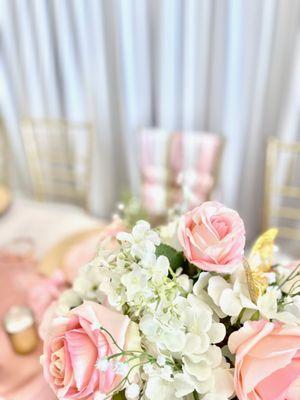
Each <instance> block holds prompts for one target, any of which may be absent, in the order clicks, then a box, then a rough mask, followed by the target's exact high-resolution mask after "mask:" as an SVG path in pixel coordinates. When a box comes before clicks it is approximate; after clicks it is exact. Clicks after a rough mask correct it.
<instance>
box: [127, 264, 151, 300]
mask: <svg viewBox="0 0 300 400" xmlns="http://www.w3.org/2000/svg"><path fill="white" fill-rule="evenodd" d="M147 280H148V277H147V275H146V273H145V272H144V271H143V270H142V269H141V268H139V267H138V266H134V268H133V270H132V271H130V272H128V273H126V274H124V275H123V276H122V277H121V283H122V284H123V285H124V286H125V288H126V294H127V299H128V301H131V300H133V299H134V297H135V296H136V294H137V293H140V292H142V291H143V290H144V289H145V287H146V286H147Z"/></svg>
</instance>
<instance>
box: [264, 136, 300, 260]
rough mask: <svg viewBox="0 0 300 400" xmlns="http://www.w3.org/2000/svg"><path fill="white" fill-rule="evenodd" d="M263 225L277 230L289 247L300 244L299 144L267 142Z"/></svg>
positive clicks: (277, 141) (299, 249) (299, 251)
mask: <svg viewBox="0 0 300 400" xmlns="http://www.w3.org/2000/svg"><path fill="white" fill-rule="evenodd" d="M263 225H264V226H263V228H264V229H266V228H269V227H271V226H276V227H278V228H279V233H278V236H279V238H282V239H285V240H286V241H287V242H288V243H287V244H288V247H289V248H291V247H293V246H294V247H295V242H297V241H300V142H299V143H291V142H290V143H287V142H283V141H280V140H278V139H276V138H270V139H269V141H268V144H267V154H266V176H265V199H264V218H263ZM291 241H292V242H294V243H291ZM296 247H297V248H298V253H299V254H298V256H300V248H299V243H297V244H296Z"/></svg>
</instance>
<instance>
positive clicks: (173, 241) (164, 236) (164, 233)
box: [159, 219, 182, 251]
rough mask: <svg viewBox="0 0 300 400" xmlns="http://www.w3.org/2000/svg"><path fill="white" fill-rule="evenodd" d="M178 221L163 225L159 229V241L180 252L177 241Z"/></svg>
mask: <svg viewBox="0 0 300 400" xmlns="http://www.w3.org/2000/svg"><path fill="white" fill-rule="evenodd" d="M177 232H178V219H175V220H173V221H171V222H169V223H168V224H167V225H163V226H161V227H160V229H159V234H160V238H161V241H162V242H163V243H165V244H167V245H168V246H171V247H173V249H175V250H177V251H182V246H181V245H180V243H179V240H178V233H177Z"/></svg>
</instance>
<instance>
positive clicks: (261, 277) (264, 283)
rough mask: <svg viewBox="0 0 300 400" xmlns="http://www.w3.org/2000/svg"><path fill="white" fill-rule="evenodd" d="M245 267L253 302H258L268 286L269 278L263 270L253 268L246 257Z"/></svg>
mask: <svg viewBox="0 0 300 400" xmlns="http://www.w3.org/2000/svg"><path fill="white" fill-rule="evenodd" d="M244 268H245V272H246V278H247V284H248V289H249V294H250V298H251V300H252V301H253V303H255V304H256V302H257V299H258V298H259V296H260V295H261V294H263V293H264V291H265V290H266V288H267V287H268V280H267V278H266V276H265V274H264V273H263V272H262V271H259V270H252V269H251V268H250V265H249V263H248V261H247V260H246V259H245V260H244Z"/></svg>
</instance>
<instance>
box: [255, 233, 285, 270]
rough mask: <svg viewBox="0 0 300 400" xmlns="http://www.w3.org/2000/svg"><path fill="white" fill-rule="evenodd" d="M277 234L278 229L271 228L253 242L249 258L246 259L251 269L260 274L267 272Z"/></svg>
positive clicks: (271, 261) (269, 267)
mask: <svg viewBox="0 0 300 400" xmlns="http://www.w3.org/2000/svg"><path fill="white" fill-rule="evenodd" d="M277 234H278V229H276V228H271V229H268V230H267V231H266V232H264V233H263V234H262V235H261V236H259V238H258V239H257V240H256V241H255V243H254V245H253V247H252V249H251V253H250V256H249V258H248V261H249V264H250V266H251V268H252V269H253V268H255V269H257V270H258V271H261V272H269V271H270V269H271V267H272V263H273V255H274V241H275V238H276V236H277Z"/></svg>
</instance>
